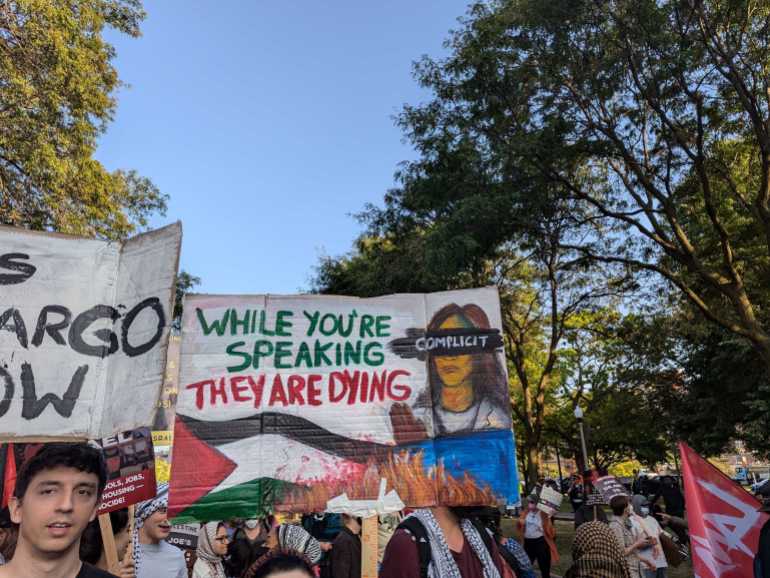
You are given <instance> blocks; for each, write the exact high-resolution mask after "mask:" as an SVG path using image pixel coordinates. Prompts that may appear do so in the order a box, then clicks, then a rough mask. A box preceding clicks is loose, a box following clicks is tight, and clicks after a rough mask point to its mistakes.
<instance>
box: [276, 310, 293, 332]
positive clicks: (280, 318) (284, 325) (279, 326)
mask: <svg viewBox="0 0 770 578" xmlns="http://www.w3.org/2000/svg"><path fill="white" fill-rule="evenodd" d="M285 317H294V312H293V311H279V312H278V315H276V318H275V334H276V335H279V336H281V337H291V331H289V329H291V327H292V322H291V321H289V320H287V319H285Z"/></svg>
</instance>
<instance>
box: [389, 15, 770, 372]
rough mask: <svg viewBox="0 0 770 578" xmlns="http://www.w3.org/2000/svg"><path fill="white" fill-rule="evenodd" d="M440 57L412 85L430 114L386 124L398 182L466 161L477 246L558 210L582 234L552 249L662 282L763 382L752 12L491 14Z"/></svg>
mask: <svg viewBox="0 0 770 578" xmlns="http://www.w3.org/2000/svg"><path fill="white" fill-rule="evenodd" d="M448 45H449V47H450V48H451V50H452V53H451V55H450V56H449V57H448V58H446V59H445V60H442V61H434V60H430V59H425V60H423V61H422V62H421V63H420V64H419V65H418V67H417V69H416V75H417V78H418V80H419V81H420V82H421V83H422V84H423V85H424V86H426V87H428V88H429V89H431V90H432V91H433V92H434V95H435V97H434V99H433V100H432V101H430V102H428V103H427V104H425V105H424V106H419V107H406V108H405V110H404V112H403V114H402V115H401V117H400V122H401V124H402V126H403V127H404V128H405V129H406V131H407V134H408V135H409V136H410V138H411V139H412V141H413V142H414V143H415V146H416V147H417V148H418V150H420V152H421V153H423V158H422V159H421V160H420V161H418V162H417V163H413V164H412V165H410V166H409V167H408V168H407V170H406V171H405V174H407V176H408V175H409V174H410V173H412V172H414V171H419V170H423V169H424V168H425V167H426V166H429V165H430V164H431V163H433V162H435V160H436V159H440V158H453V157H454V158H456V157H458V155H459V154H460V153H459V152H458V151H466V150H467V149H472V150H474V151H476V152H475V157H476V158H479V159H481V161H483V162H480V163H478V164H477V165H476V166H478V167H482V168H483V169H484V170H483V174H484V177H485V180H486V182H487V183H489V187H487V189H486V191H485V193H484V195H483V196H484V197H485V198H486V199H487V201H488V207H487V210H486V212H485V215H486V216H488V217H489V218H488V219H486V220H485V221H484V222H483V223H482V225H481V226H483V227H484V236H483V238H484V240H485V244H486V245H487V246H495V245H497V244H499V243H500V242H503V241H504V240H505V239H508V238H510V235H511V231H512V227H511V215H512V214H515V212H516V211H517V210H520V211H526V212H527V214H530V215H532V218H533V219H536V218H537V217H536V215H538V214H543V211H545V214H547V212H548V211H550V208H551V206H552V200H553V199H554V198H555V197H556V198H561V199H563V200H564V201H565V202H567V203H570V204H571V206H573V207H575V208H576V218H575V223H576V224H577V225H580V226H581V227H590V228H592V230H593V234H591V235H579V234H578V235H574V236H572V237H571V238H567V239H566V242H565V244H566V245H567V246H568V247H569V248H571V249H573V250H575V251H579V252H580V253H581V254H582V255H583V256H585V257H586V258H589V259H591V260H592V261H594V262H599V263H607V264H618V265H621V266H623V267H627V268H628V269H629V270H632V271H636V272H638V273H645V272H646V273H651V274H654V275H656V276H658V277H659V278H661V279H663V280H665V281H666V282H667V283H669V284H670V285H671V286H673V287H675V288H676V289H678V291H680V292H681V294H682V295H683V296H684V297H685V298H686V299H687V300H688V301H689V302H690V303H691V304H692V305H693V306H695V307H696V308H697V309H698V310H699V311H700V312H701V314H703V315H704V316H705V317H706V318H707V319H708V320H710V321H711V322H712V323H715V324H717V325H719V326H720V327H722V328H724V329H725V330H727V331H729V332H730V333H732V334H734V335H736V336H739V337H740V338H742V339H745V340H746V341H747V342H748V343H750V344H751V346H752V347H754V348H755V349H756V351H757V352H758V353H759V355H760V356H761V359H762V360H763V362H764V364H765V366H766V367H768V368H770V325H769V324H770V320H768V318H767V311H768V310H770V307H768V305H770V304H768V303H767V300H768V292H767V290H766V280H767V278H768V273H770V271H768V264H769V263H770V98H769V97H768V94H770V93H769V92H768V86H769V85H768V81H767V66H768V58H769V57H770V6H768V5H767V3H766V2H764V1H761V0H736V1H734V2H722V1H720V0H641V1H640V0H614V1H612V2H604V1H600V0H577V1H576V0H554V1H551V2H541V1H539V0H492V1H488V2H478V3H476V4H475V5H474V6H473V7H472V8H471V10H470V13H469V16H468V18H467V19H466V20H465V22H464V24H463V26H462V27H461V29H460V30H458V31H457V32H456V33H454V34H453V36H452V37H451V39H450V41H449V43H448ZM446 151H449V153H447V152H446ZM470 156H473V155H470ZM506 183H516V184H517V185H518V188H519V193H518V194H512V195H500V194H499V192H500V191H501V190H505V189H506V187H505V186H504V185H505V184H506ZM508 190H510V189H508ZM413 192H414V191H413V190H410V188H409V187H403V188H402V189H401V190H398V191H396V192H395V193H393V194H391V195H390V196H389V198H388V199H387V201H386V204H387V205H388V206H387V211H386V212H387V214H388V215H391V216H398V215H399V213H400V212H401V211H402V210H403V209H404V208H405V207H407V208H408V207H418V208H419V203H418V202H417V201H416V200H415V198H414V195H413ZM455 193H456V194H459V195H460V196H461V198H468V197H470V196H475V195H476V193H477V189H470V190H467V191H466V190H464V189H463V187H462V186H458V187H450V188H448V193H447V194H455ZM425 214H426V216H428V217H429V216H430V215H429V214H428V213H425ZM696 224H697V227H695V225H696Z"/></svg>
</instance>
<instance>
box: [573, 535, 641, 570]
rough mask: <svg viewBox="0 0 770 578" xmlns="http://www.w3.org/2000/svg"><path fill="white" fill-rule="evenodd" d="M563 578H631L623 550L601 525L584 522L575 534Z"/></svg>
mask: <svg viewBox="0 0 770 578" xmlns="http://www.w3.org/2000/svg"><path fill="white" fill-rule="evenodd" d="M566 578H631V572H630V570H629V569H628V562H627V561H626V557H625V556H624V554H623V548H622V547H621V546H620V544H619V543H618V540H617V538H616V537H615V534H614V533H613V532H612V530H610V528H609V526H607V524H605V523H603V522H586V523H585V524H582V525H581V526H580V527H579V528H578V529H577V532H576V533H575V541H574V542H573V544H572V566H571V567H570V569H569V570H568V571H567V574H566Z"/></svg>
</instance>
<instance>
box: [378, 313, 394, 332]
mask: <svg viewBox="0 0 770 578" xmlns="http://www.w3.org/2000/svg"><path fill="white" fill-rule="evenodd" d="M390 320H391V317H390V315H378V316H377V337H390V323H388V322H389V321H390Z"/></svg>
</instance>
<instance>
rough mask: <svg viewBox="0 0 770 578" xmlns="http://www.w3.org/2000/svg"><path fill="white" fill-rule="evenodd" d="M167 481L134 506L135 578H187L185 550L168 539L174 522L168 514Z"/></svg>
mask: <svg viewBox="0 0 770 578" xmlns="http://www.w3.org/2000/svg"><path fill="white" fill-rule="evenodd" d="M167 509H168V484H160V485H159V486H158V491H157V493H156V495H155V497H154V498H153V499H151V500H145V501H144V502H140V503H139V504H137V506H136V509H135V510H134V536H133V539H134V569H135V572H136V578H187V563H186V562H185V560H184V554H183V553H182V551H181V550H180V549H179V548H177V547H176V546H172V545H171V544H169V543H168V542H166V538H168V535H169V534H170V533H171V524H170V523H169V521H168V517H167V516H166V510H167Z"/></svg>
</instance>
